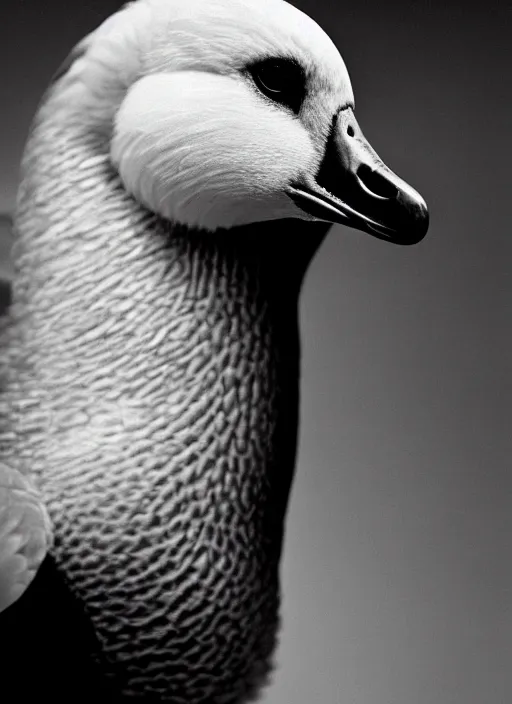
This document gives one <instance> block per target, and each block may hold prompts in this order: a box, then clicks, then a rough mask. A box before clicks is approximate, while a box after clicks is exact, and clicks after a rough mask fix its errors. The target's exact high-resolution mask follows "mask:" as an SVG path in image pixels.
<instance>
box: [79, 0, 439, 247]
mask: <svg viewBox="0 0 512 704" xmlns="http://www.w3.org/2000/svg"><path fill="white" fill-rule="evenodd" d="M91 39H92V41H91V46H90V49H89V50H88V61H87V62H86V64H85V65H84V66H83V67H82V68H81V69H80V70H81V72H82V80H83V84H84V85H86V86H87V85H88V88H89V91H88V99H89V105H88V106H87V109H86V110H84V111H83V113H82V114H85V115H87V116H88V118H89V119H91V116H95V119H96V120H99V121H100V122H101V121H103V122H104V123H105V124H107V123H108V124H110V125H111V126H112V127H113V128H112V132H111V140H110V153H111V159H112V162H113V164H114V165H115V167H116V168H117V170H118V173H119V175H120V177H121V179H122V181H123V184H124V186H125V188H126V189H127V191H128V192H129V193H131V194H132V195H133V196H134V197H135V198H136V199H137V200H139V201H140V202H141V203H142V204H143V205H145V206H146V207H147V208H149V209H150V210H152V211H153V212H155V213H157V214H159V215H161V216H163V217H164V218H167V219H169V220H171V221H173V222H176V223H180V224H182V225H186V226H188V227H190V228H202V229H205V230H208V231H212V232H213V231H215V230H217V229H219V228H232V227H235V226H239V225H246V224H249V223H257V222H263V221H268V220H275V219H281V218H299V219H302V220H309V221H323V222H330V223H342V224H344V225H347V226H350V227H353V228H357V229H359V230H363V231H365V232H368V233H370V234H372V235H374V236H376V237H379V238H382V239H385V240H389V241H391V242H395V243H400V244H412V243H416V242H418V241H419V240H421V239H422V237H423V236H424V235H425V233H426V230H427V227H428V213H427V208H426V205H425V202H424V200H423V199H422V197H421V196H420V195H419V194H418V193H417V192H416V191H415V190H414V189H413V188H412V187H411V186H409V185H408V184H407V183H405V182H404V181H403V180H402V179H400V178H399V177H398V176H396V175H395V174H394V173H393V172H392V171H391V170H390V169H389V168H388V167H387V166H385V165H384V163H383V162H382V161H381V160H380V158H379V157H378V155H377V154H376V152H375V151H374V150H373V149H372V147H371V146H370V144H369V143H368V142H367V140H366V139H365V137H364V135H363V133H362V131H361V129H360V127H359V125H358V123H357V121H356V118H355V115H354V96H353V91H352V87H351V84H350V79H349V75H348V72H347V69H346V67H345V64H344V62H343V60H342V58H341V56H340V54H339V52H338V50H337V48H336V47H335V45H334V44H333V42H332V41H331V40H330V38H329V37H328V36H327V34H326V33H325V32H324V31H323V30H322V29H321V28H320V27H319V26H318V25H317V24H316V23H315V22H314V21H313V20H312V19H310V18H309V17H308V16H307V15H305V14H304V13H302V12H300V11H299V10H298V9H296V8H295V7H293V6H292V5H290V4H288V3H286V2H283V1H282V0H187V2H183V1H182V0H138V1H137V2H135V3H133V4H131V5H128V6H127V7H126V8H125V9H124V10H122V11H121V12H119V13H117V14H116V15H114V16H113V17H112V18H110V19H109V20H107V22H106V23H105V24H104V25H102V27H100V29H99V30H97V31H96V33H95V34H94V35H93V36H92V37H91Z"/></svg>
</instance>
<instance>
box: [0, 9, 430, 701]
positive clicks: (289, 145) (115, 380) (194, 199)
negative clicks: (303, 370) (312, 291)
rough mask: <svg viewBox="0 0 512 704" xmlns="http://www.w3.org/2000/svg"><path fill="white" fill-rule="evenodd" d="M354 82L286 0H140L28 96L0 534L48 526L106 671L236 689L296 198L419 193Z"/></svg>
mask: <svg viewBox="0 0 512 704" xmlns="http://www.w3.org/2000/svg"><path fill="white" fill-rule="evenodd" d="M269 61H270V63H269ZM268 66H270V67H271V70H270V74H269V73H268ZM276 66H277V67H278V69H277V74H276V71H275V67H276ZM272 67H273V68H272ZM283 70H284V74H283ZM262 75H263V78H262ZM269 75H270V79H269V78H268V76H269ZM276 75H277V76H278V79H277V80H278V83H277V85H278V87H279V86H280V87H281V88H282V90H278V91H277V93H278V94H277V95H276V94H275V93H276V91H275V90H274V88H275V85H276V84H275V83H274V86H273V87H272V86H270V87H269V85H268V83H269V80H270V82H272V80H273V81H275V80H276ZM283 75H284V76H285V81H284V83H283V82H281V84H279V80H281V81H282V76H283ZM279 76H281V79H279ZM290 86H291V87H292V88H293V91H292V92H293V95H288V94H289V93H290V90H291V89H290ZM352 107H353V96H352V91H351V87H350V82H349V79H348V75H347V73H346V69H345V66H344V64H343V61H342V60H341V58H340V56H339V54H338V52H337V50H336V49H335V47H334V45H333V44H332V42H331V41H330V40H329V39H328V38H327V36H326V35H325V34H324V33H323V32H322V30H320V28H319V27H318V26H317V25H316V24H315V23H314V22H313V21H312V20H310V19H309V18H307V17H306V16H305V15H303V14H302V13H300V12H299V11H297V10H296V9H294V8H292V7H291V6H289V5H287V4H286V3H283V2H280V1H279V0H187V1H186V2H184V1H182V0H138V2H135V3H133V4H131V5H129V6H127V7H126V8H125V9H123V10H122V11H121V12H119V13H118V14H117V15H115V16H113V17H112V18H111V19H110V20H108V21H107V22H106V23H105V24H104V25H102V27H100V28H99V29H98V30H97V31H96V32H94V33H93V34H92V35H90V36H89V37H87V38H86V39H85V40H84V41H83V42H82V43H81V45H79V47H78V48H77V50H76V51H75V54H74V55H73V60H72V61H71V62H70V63H69V66H68V67H67V69H66V70H65V71H63V72H62V73H61V74H59V75H58V76H57V77H56V79H55V81H54V84H53V85H52V87H51V88H50V90H49V92H48V93H47V95H46V96H45V99H44V101H43V103H42V105H41V108H40V110H39V112H38V114H37V117H36V120H35V122H34V126H33V129H32V132H31V135H30V138H29V141H28V143H27V147H26V152H25V156H24V160H23V165H22V180H21V185H20V192H19V199H18V206H17V213H16V244H15V250H14V252H15V262H16V268H17V273H16V277H15V280H14V286H13V301H14V302H13V306H12V309H11V322H10V326H9V330H8V333H7V338H6V343H5V344H6V346H7V349H8V356H7V358H6V360H5V361H6V364H4V370H5V372H4V373H5V388H4V390H3V395H2V402H3V404H4V408H5V407H6V406H8V415H7V414H6V417H5V418H4V419H3V421H2V435H1V437H0V442H1V458H2V462H3V465H2V469H1V470H0V492H1V491H2V488H1V487H2V485H3V486H4V489H3V492H4V493H0V535H2V525H7V523H6V521H7V522H8V521H9V520H10V519H9V516H10V514H9V513H7V509H6V507H10V506H11V505H14V511H15V516H16V520H18V518H19V519H20V520H21V518H23V516H24V515H27V516H29V517H30V518H29V519H27V520H30V523H29V524H26V523H25V524H23V526H22V525H21V524H19V527H16V526H18V524H16V526H14V523H13V522H11V523H9V524H8V527H7V528H6V529H4V533H5V534H7V535H8V536H9V535H10V537H8V538H7V539H6V540H4V542H3V543H2V542H0V556H2V555H3V556H4V559H7V558H5V556H6V555H11V556H13V557H10V558H9V559H11V560H15V561H16V560H17V562H16V564H17V565H21V562H20V561H19V560H20V550H19V547H20V545H21V543H20V541H19V540H18V542H16V540H17V539H16V537H14V538H13V536H16V534H18V535H23V536H24V538H23V539H24V540H25V544H26V545H27V546H31V545H32V544H33V543H34V540H36V538H35V537H34V536H36V537H37V539H38V540H39V542H37V540H36V543H37V547H38V550H39V552H37V551H36V550H35V549H32V548H30V549H31V552H30V556H31V560H32V562H31V564H30V566H29V567H30V570H31V571H33V570H34V569H35V568H36V567H37V564H38V562H40V561H41V556H42V555H43V554H44V550H45V547H46V543H45V541H48V544H49V541H50V540H51V530H50V526H51V528H52V529H53V534H54V544H53V547H52V549H51V560H52V563H53V564H54V565H55V569H56V571H57V573H58V574H59V575H60V576H61V577H62V578H63V579H64V581H65V583H66V585H67V587H68V589H69V590H70V592H71V594H72V595H73V597H74V598H75V599H76V601H77V603H78V604H79V605H80V608H81V609H83V610H84V613H85V618H86V621H87V623H88V625H89V626H91V631H92V633H93V638H92V639H91V641H87V651H88V655H90V657H91V658H92V659H93V660H94V662H95V663H96V666H97V672H98V673H99V676H100V678H103V679H104V681H105V682H108V683H109V684H108V686H109V687H110V688H111V690H110V691H111V693H112V696H117V695H122V696H125V697H134V696H138V697H144V700H145V701H146V700H150V699H151V697H155V698H156V699H157V700H159V701H168V702H174V703H175V704H178V703H181V702H187V704H201V703H204V704H206V703H207V702H208V703H209V704H214V703H220V702H225V703H226V704H227V703H229V702H242V701H245V700H246V698H247V697H248V696H250V694H251V693H253V692H255V691H257V689H258V687H259V686H260V685H261V683H262V681H263V680H264V678H265V676H266V675H267V673H268V671H269V668H270V666H271V657H272V653H273V651H274V648H275V642H276V634H277V627H278V620H279V616H278V611H279V609H278V606H279V575H278V571H279V559H280V554H281V547H282V537H283V525H284V518H285V513H286V506H287V501H288V494H289V488H290V483H291V479H292V475H293V467H294V462H295V450H296V433H297V412H298V384H299V336H298V326H297V300H298V295H299V291H300V285H301V282H302V278H303V275H304V273H305V271H306V268H307V265H308V263H309V261H310V259H311V257H312V255H313V253H314V251H315V250H316V248H317V247H318V245H319V244H320V242H321V240H322V238H323V236H324V234H325V232H326V231H327V228H328V225H327V224H325V222H319V221H322V220H323V221H328V220H336V219H341V220H343V218H347V219H348V221H349V223H350V224H354V225H355V226H357V227H360V228H361V229H366V230H368V231H371V230H372V228H373V230H374V231H375V233H376V234H378V235H379V236H383V237H387V238H391V236H390V235H389V234H388V233H390V232H391V231H392V230H391V229H390V221H391V220H392V219H393V217H392V216H393V215H394V213H395V210H396V211H397V212H398V209H400V212H402V211H404V212H405V211H406V215H407V218H409V220H407V223H409V224H411V223H412V225H411V227H412V226H413V225H414V227H417V229H418V227H419V230H421V231H422V232H423V230H422V228H423V229H424V227H423V225H422V224H420V225H419V226H417V223H418V222H420V220H421V217H423V215H422V213H423V211H424V204H423V202H422V201H421V200H414V199H415V198H416V195H417V194H415V192H414V191H413V190H412V189H410V187H407V186H406V184H403V182H401V181H400V180H399V179H397V177H394V175H391V176H389V174H391V172H389V171H388V170H385V169H386V167H384V165H382V163H381V162H380V161H377V160H376V155H374V152H372V151H371V148H370V147H369V146H367V143H366V142H365V141H364V138H363V136H362V134H361V133H360V130H359V128H358V126H357V123H356V122H355V119H354V118H353V112H352ZM340 116H342V117H340ZM342 118H343V119H342ZM347 120H348V122H347ZM347 124H348V127H349V128H350V129H348V128H347ZM337 125H343V129H344V130H345V132H347V129H348V134H349V137H350V138H354V145H355V147H354V151H353V152H350V151H349V152H347V154H348V155H349V157H350V158H348V157H347V154H345V152H343V149H342V148H341V147H340V144H341V142H340V141H339V140H338V141H337V142H336V145H337V146H336V145H335V146H336V149H337V151H336V149H335V150H334V151H335V153H336V154H337V155H338V161H339V165H340V172H341V171H344V172H347V173H352V172H351V169H352V167H354V168H353V170H354V173H353V183H356V184H357V183H359V182H360V183H361V193H362V195H361V196H360V201H358V200H357V198H356V201H357V204H358V207H359V204H362V205H361V208H360V209H359V210H356V209H354V208H351V206H350V205H347V203H345V202H344V201H343V200H341V199H340V198H338V196H336V195H335V194H334V193H333V192H332V191H330V190H328V189H326V188H325V187H324V186H322V184H321V183H320V182H318V179H319V176H318V175H319V174H321V173H325V174H327V175H326V176H325V179H326V181H325V183H327V182H328V180H329V178H331V176H332V168H331V166H329V162H328V160H327V159H326V150H327V147H328V145H329V144H330V142H332V141H333V140H334V137H335V135H336V126H337ZM344 134H345V133H344ZM333 148H334V147H333ZM361 155H363V156H361ZM356 157H357V158H356ZM364 159H367V160H369V161H370V162H371V163H372V164H374V165H377V166H376V167H375V168H376V169H381V171H382V173H381V175H380V176H378V175H375V174H374V181H372V182H371V183H377V185H376V186H375V191H372V190H371V189H370V188H369V186H370V185H371V183H370V180H369V179H368V178H367V177H364V174H363V172H362V171H359V176H358V175H357V174H356V167H357V168H359V166H360V164H361V163H362V161H361V160H363V161H364ZM372 160H374V161H372ZM354 164H355V166H354ZM372 173H373V172H372ZM379 173H380V172H379ZM391 177H392V178H393V179H394V180H392V178H391ZM375 179H376V180H375ZM379 179H380V180H379ZM385 179H388V180H387V181H386V183H387V184H388V187H389V188H391V189H393V188H394V189H395V191H396V192H394V195H393V196H390V195H389V193H384V192H383V191H384V187H383V183H384V180H385ZM317 182H318V183H317ZM390 183H392V186H389V184H390ZM351 184H352V181H351V182H350V183H348V185H347V192H351V191H350V189H351V188H353V184H352V185H351ZM379 190H380V192H377V191H379ZM363 191H364V192H363ZM397 193H398V195H397ZM326 199H327V200H326ZM393 199H394V200H393ZM418 199H419V196H418ZM367 202H371V203H376V204H377V205H376V206H375V207H376V213H377V216H376V219H375V218H374V214H373V213H364V212H363V210H364V208H365V207H366V205H365V204H366V203H367ZM404 204H405V205H404ZM382 208H384V210H382V213H383V215H382V217H380V213H381V209H382ZM320 211H321V212H320ZM411 213H412V215H411ZM404 217H405V216H404ZM315 221H317V222H315ZM372 223H373V224H372ZM399 225H400V227H399V228H398V229H399V230H400V232H402V231H403V229H404V228H403V226H402V223H401V221H400V223H399ZM400 228H401V229H400ZM413 229H414V228H413ZM419 230H418V231H419ZM397 231H398V230H397ZM423 234H424V232H423ZM413 239H418V237H417V233H416V234H414V236H413V237H412V239H411V241H412V240H413ZM4 467H5V469H4ZM17 483H19V484H20V487H21V489H20V491H21V494H20V492H19V491H18V490H17V489H16V490H17V492H18V493H16V491H13V488H16V487H17ZM5 487H7V490H8V491H7V492H6V491H5ZM23 492H24V493H23ZM14 496H17V497H20V496H21V499H20V500H19V501H18V504H13V503H12V502H13V497H14ZM29 497H35V498H34V499H32V498H31V499H30V500H31V501H32V503H30V502H29V501H28V498H29ZM37 497H40V499H39V500H38V499H37ZM33 506H35V507H36V508H35V509H34V508H33ZM9 510H10V509H9ZM46 510H47V511H48V513H49V517H50V521H46V517H45V515H46V514H45V512H46ZM5 516H7V519H6V518H5ZM2 520H3V522H4V523H3V524H2V523H1V521H2ZM27 525H28V529H26V526H27ZM13 526H14V527H13ZM21 528H23V530H21ZM27 536H28V537H27ZM0 540H1V538H0ZM30 541H32V542H30ZM21 542H23V541H21ZM0 564H1V563H0ZM6 564H9V565H12V564H14V563H12V562H9V563H7V562H4V565H6ZM27 564H28V563H27ZM13 574H14V573H13V571H12V570H10V571H9V570H4V575H6V577H4V579H12V575H13ZM29 577H30V575H28V576H27V574H25V576H24V577H23V579H24V580H25V582H24V583H25V584H26V583H27V581H28V578H29ZM18 582H19V580H18ZM13 583H14V582H13ZM4 591H5V589H4ZM19 593H20V589H19V588H18V587H15V588H14V591H11V592H10V594H11V596H12V599H14V598H16V597H17V596H18V594H19ZM12 599H11V600H12ZM7 601H8V600H7ZM21 601H22V600H20V603H21ZM4 605H7V604H4Z"/></svg>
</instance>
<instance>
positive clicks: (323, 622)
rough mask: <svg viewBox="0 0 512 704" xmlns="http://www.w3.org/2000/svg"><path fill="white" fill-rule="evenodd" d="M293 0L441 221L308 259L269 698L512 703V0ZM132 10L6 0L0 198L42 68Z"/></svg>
mask: <svg viewBox="0 0 512 704" xmlns="http://www.w3.org/2000/svg"><path fill="white" fill-rule="evenodd" d="M295 4H296V5H297V6H298V7H300V8H301V9H304V10H305V11H306V12H308V13H309V14H310V15H312V16H313V17H314V18H315V19H316V20H317V21H318V22H319V23H320V24H321V25H322V26H323V27H324V28H326V29H327V30H328V31H329V33H330V34H331V36H332V38H333V39H334V41H335V42H336V44H337V45H338V47H339V49H340V51H341V53H342V55H343V56H344V58H345V61H346V63H347V65H348V69H349V71H350V74H351V77H352V82H353V85H354V90H355V95H356V116H357V118H358V120H359V122H360V124H361V126H362V128H363V130H364V132H365V134H366V136H367V137H368V138H369V140H370V142H371V143H372V144H373V146H374V147H375V149H376V150H377V151H378V152H379V154H380V156H381V157H382V158H383V159H384V161H385V162H386V163H387V164H388V165H389V166H390V167H391V168H392V169H393V170H394V171H396V172H397V173H398V174H399V175H400V176H402V177H403V178H404V179H405V180H407V181H409V182H410V183H411V184H412V185H413V186H414V187H416V188H417V189H418V190H419V191H420V192H421V193H422V195H423V196H424V197H425V198H426V200H427V203H428V205H429V206H430V211H431V228H430V232H429V234H428V235H427V237H426V239H425V240H424V241H423V242H422V243H421V244H420V245H418V246H416V247H413V248H400V247H396V246H394V245H390V244H387V243H385V242H381V241H378V240H376V239H373V238H371V237H370V236H369V235H365V234H363V233H360V232H355V231H351V230H347V229H345V228H343V227H341V226H337V227H335V228H334V229H333V231H332V234H331V235H330V236H329V238H328V240H327V242H326V243H325V244H324V245H323V247H322V249H321V251H320V252H319V254H318V256H317V257H316V259H315V261H314V262H313V265H312V267H311V270H310V272H309V275H308V278H307V281H306V285H305V289H304V294H303V298H302V331H303V385H302V424H301V436H300V437H301V439H300V453H299V463H298V468H297V477H296V482H295V485H294V489H293V494H292V502H291V509H290V514H289V518H288V524H287V538H286V550H285V558H284V564H283V571H282V574H283V590H284V608H283V620H284V627H283V631H282V639H281V647H280V649H279V652H278V672H277V675H276V677H275V683H274V684H273V686H272V687H271V688H270V689H269V690H268V691H267V692H266V693H265V696H264V697H263V702H264V703H265V704H292V703H293V704H310V703H312V702H319V703H320V704H433V703H434V702H435V703H436V704H473V703H474V704H481V703H483V702H489V703H492V704H505V702H508V701H511V700H512V682H511V679H510V672H509V671H510V665H511V663H512V590H511V582H512V578H511V568H510V565H511V562H512V561H511V556H512V555H511V553H512V546H511V538H510V535H511V528H512V526H511V521H510V517H511V515H512V488H511V478H510V471H509V470H508V468H507V467H506V462H505V456H506V450H508V455H510V446H509V445H508V444H507V447H506V446H505V445H506V441H507V438H506V434H507V430H508V427H509V426H510V370H509V369H508V370H506V364H505V360H506V359H507V356H508V353H510V345H509V343H508V339H507V337H508V336H507V333H506V329H505V326H506V322H508V320H507V321H506V317H505V313H506V309H508V312H510V306H509V301H510V297H511V294H512V291H511V290H510V279H508V281H507V278H506V267H507V268H509V266H510V264H509V262H510V255H511V247H510V238H511V235H512V226H511V223H510V195H509V190H510V186H511V177H510V162H511V149H510V146H511V145H510V139H509V130H510V126H511V124H512V120H511V113H510V102H511V97H510V95H511V94H510V66H511V56H510V52H509V51H508V48H507V47H508V45H509V44H510V30H511V22H510V20H511V12H510V10H509V9H507V8H506V5H505V3H504V2H503V3H502V4H501V5H498V4H496V3H492V2H486V3H483V4H482V3H479V4H476V3H471V2H469V3H468V2H465V3H462V2H458V3H455V2H443V3H441V2H438V3H432V2H426V1H425V2H419V1H412V2H405V0H402V1H401V2H394V3H383V2H382V0H372V1H371V2H365V1H358V2H348V1H346V2H345V1H342V2H336V3H333V2H329V1H328V0H302V1H297V2H296V3H295ZM119 5H120V3H118V2H114V1H112V0H109V1H107V2H102V1H101V0H94V1H92V0H90V1H89V2H85V3H84V2H77V3H72V2H71V3H70V2H65V1H64V0H48V2H40V1H38V0H30V1H29V0H25V1H24V2H20V0H6V2H5V3H4V10H3V13H2V14H3V18H2V24H3V29H4V32H5V39H3V40H2V41H1V42H0V55H1V66H2V69H1V73H0V77H1V91H2V96H3V100H2V110H1V113H0V146H1V152H0V154H1V155H0V159H1V164H2V168H1V170H0V212H2V211H3V212H5V211H9V210H11V209H12V206H13V202H14V197H15V189H16V170H17V164H18V162H19V158H20V154H21V149H22V145H23V141H24V138H25V135H26V132H27V129H28V126H29V122H30V119H31V116H32V114H33V112H34V110H35V107H36V103H37V99H38V97H39V96H40V94H41V92H42V90H43V89H44V87H45V85H46V84H47V82H48V80H49V78H50V76H51V75H52V73H53V71H54V70H55V68H56V67H57V66H58V64H59V63H60V61H61V60H62V59H63V58H64V56H65V55H66V53H67V51H68V50H69V49H70V48H71V46H72V45H73V44H74V43H75V42H76V41H77V40H78V39H79V38H80V37H81V36H82V35H83V34H84V33H85V32H87V31H88V30H89V29H92V28H93V27H94V26H95V25H97V24H98V23H99V22H100V21H101V19H102V18H103V17H104V16H105V15H107V14H109V12H110V11H112V9H115V8H117V7H119ZM333 6H335V7H336V9H334V10H333V9H332V7H333ZM2 251H3V250H2V249H1V248H0V253H1V252H2ZM507 371H508V378H507V374H506V372H507ZM507 383H508V388H507ZM27 637H28V636H27Z"/></svg>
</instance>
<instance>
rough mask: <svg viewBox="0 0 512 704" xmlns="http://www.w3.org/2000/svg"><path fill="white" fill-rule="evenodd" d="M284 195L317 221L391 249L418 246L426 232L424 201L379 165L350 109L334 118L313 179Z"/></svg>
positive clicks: (426, 215)
mask: <svg viewBox="0 0 512 704" xmlns="http://www.w3.org/2000/svg"><path fill="white" fill-rule="evenodd" d="M288 195H289V196H290V198H291V199H292V200H293V201H294V203H295V205H297V206H298V207H299V208H300V209H301V210H303V211H304V212H306V213H307V214H308V215H312V216H313V217H314V218H316V219H318V220H324V221H327V222H333V223H334V222H336V223H341V224H342V225H347V226H348V227H354V228H356V229H358V230H363V231H364V232H369V233H370V234H371V235H374V236H375V237H378V238H379V239H383V240H388V241H390V242H394V243H395V244H416V243H417V242H419V241H420V240H422V239H423V237H424V236H425V234H426V233H427V230H428V221H429V217H428V210H427V205H426V203H425V201H424V200H423V198H422V197H421V196H420V194H419V193H418V192H417V191H415V190H414V188H411V186H409V185H408V184H407V183H405V181H402V179H401V178H399V177H398V176H397V175H396V174H394V173H393V172H392V171H391V170H390V169H388V167H387V166H386V165H385V164H384V163H383V162H382V161H381V159H380V158H379V156H378V154H376V152H375V151H374V150H373V148H372V147H371V146H370V144H369V143H368V142H367V140H366V139H365V137H364V135H363V133H362V131H361V129H360V127H359V125H358V124H357V121H356V119H355V117H354V113H353V111H352V108H345V109H343V110H341V111H340V112H339V113H338V115H337V117H336V120H335V122H334V126H333V130H332V133H331V135H330V137H329V140H328V142H327V147H326V150H325V156H324V159H323V161H322V164H321V165H320V169H319V171H318V173H317V175H316V178H314V179H311V180H310V181H309V182H307V179H305V180H304V181H303V182H300V183H299V182H297V183H294V184H293V185H292V186H291V187H290V188H289V189H288Z"/></svg>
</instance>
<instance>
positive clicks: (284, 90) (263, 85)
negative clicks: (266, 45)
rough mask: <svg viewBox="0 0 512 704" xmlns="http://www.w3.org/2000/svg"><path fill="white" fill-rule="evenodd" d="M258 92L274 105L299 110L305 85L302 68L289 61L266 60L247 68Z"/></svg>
mask: <svg viewBox="0 0 512 704" xmlns="http://www.w3.org/2000/svg"><path fill="white" fill-rule="evenodd" d="M249 72H250V74H251V76H252V78H253V81H254V82H255V84H256V85H257V86H258V88H259V89H260V91H261V92H262V93H263V94H264V95H266V96H267V97H268V98H270V99H271V100H274V101H275V102H276V103H281V105H285V106H286V107H289V108H291V109H292V110H293V111H294V112H298V111H299V110H300V106H301V104H302V101H303V99H304V93H305V85H304V73H303V71H302V68H301V67H300V66H299V65H298V64H297V63H295V62H294V61H291V60H289V59H267V60H265V61H260V62H258V63H257V64H253V65H252V66H251V67H250V68H249Z"/></svg>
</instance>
